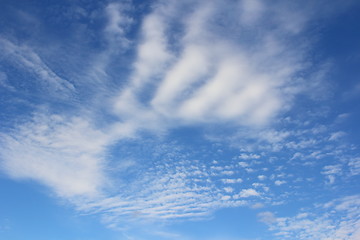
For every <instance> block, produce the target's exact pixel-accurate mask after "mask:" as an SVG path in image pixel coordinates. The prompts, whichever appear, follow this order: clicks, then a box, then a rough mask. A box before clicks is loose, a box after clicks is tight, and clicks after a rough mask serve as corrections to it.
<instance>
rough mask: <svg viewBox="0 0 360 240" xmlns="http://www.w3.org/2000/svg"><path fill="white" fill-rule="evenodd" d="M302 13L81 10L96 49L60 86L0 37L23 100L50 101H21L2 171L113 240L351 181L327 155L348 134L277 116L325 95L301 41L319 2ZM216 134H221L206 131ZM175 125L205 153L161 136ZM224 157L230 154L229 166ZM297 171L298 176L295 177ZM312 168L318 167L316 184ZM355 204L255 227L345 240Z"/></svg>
mask: <svg viewBox="0 0 360 240" xmlns="http://www.w3.org/2000/svg"><path fill="white" fill-rule="evenodd" d="M300 5H301V3H288V2H286V1H276V2H272V3H269V2H267V1H260V0H254V1H249V0H242V1H217V0H211V1H188V0H185V1H173V0H170V1H156V2H153V3H151V7H149V8H148V9H147V10H146V11H144V12H142V13H141V14H139V16H135V14H134V13H135V12H136V6H133V5H132V3H131V2H130V1H127V2H126V3H117V2H112V3H109V4H106V6H105V5H104V6H102V7H101V13H99V11H96V13H95V12H91V13H90V12H86V11H87V10H85V9H83V11H84V13H83V15H84V16H88V17H90V16H91V18H92V19H96V17H99V18H101V19H102V20H103V21H104V22H103V25H101V26H102V29H101V31H98V32H96V34H94V32H92V33H93V34H94V35H96V36H98V38H99V39H101V44H102V45H101V44H99V45H101V49H100V50H97V51H94V52H92V53H91V54H89V55H86V54H85V53H83V54H84V55H83V56H91V57H89V58H90V59H87V58H86V57H83V58H82V57H79V56H76V57H75V56H74V59H75V58H76V59H77V60H79V61H78V62H81V63H84V65H86V66H85V67H83V68H81V69H79V70H78V69H76V70H74V69H73V68H70V67H68V65H66V64H65V66H64V68H66V67H68V69H66V70H67V72H70V73H68V76H69V77H67V75H66V74H63V75H64V76H62V75H61V76H60V74H57V73H56V72H57V71H56V70H54V69H52V68H51V66H50V65H51V64H47V63H46V60H44V59H42V57H41V54H40V53H37V50H39V46H37V48H35V47H34V49H33V48H32V47H31V43H29V44H28V45H27V44H25V43H24V44H17V43H16V41H13V40H11V38H10V37H7V36H1V37H0V49H1V50H2V51H3V52H4V53H5V55H6V57H1V58H0V60H1V61H2V62H6V63H11V64H13V65H15V67H16V68H18V70H19V71H24V72H26V73H30V75H31V76H32V78H34V79H32V78H31V79H30V80H33V86H30V85H26V84H25V86H26V87H27V88H28V91H32V90H33V91H36V92H43V95H44V96H43V97H44V98H46V99H47V101H45V102H41V103H37V102H36V101H34V102H32V100H31V99H25V100H23V101H24V102H26V104H27V105H31V111H32V116H31V117H26V118H24V119H22V120H21V121H16V123H14V124H13V125H12V127H11V128H4V129H1V134H0V143H1V146H2V147H1V152H0V157H1V169H2V171H4V172H5V173H6V174H7V175H8V176H10V177H11V178H14V179H32V180H36V181H38V182H40V183H42V184H44V185H46V186H48V187H49V188H50V189H51V190H52V191H53V192H55V193H56V194H57V195H58V196H59V197H61V198H62V199H66V200H68V201H69V202H70V203H71V204H72V205H73V206H74V207H75V208H76V209H77V210H78V211H80V212H82V213H92V214H99V215H100V216H101V219H102V221H103V222H104V223H105V224H106V225H107V226H109V227H112V228H117V229H121V230H122V231H125V230H124V229H125V228H124V227H123V226H125V225H126V226H129V225H132V224H135V225H136V224H137V223H138V222H146V221H150V222H151V221H162V222H171V221H174V220H178V219H183V220H184V219H204V218H208V217H209V216H210V215H211V214H212V213H214V211H216V210H218V209H221V208H229V207H240V206H248V207H253V208H262V207H264V206H265V205H266V206H277V205H281V204H284V203H286V202H287V201H291V200H289V196H291V195H294V196H299V195H301V194H300V193H299V191H300V190H304V189H305V190H304V195H306V194H305V192H307V190H306V187H308V186H309V185H311V184H312V182H313V181H318V182H320V183H322V185H321V187H323V186H324V185H326V186H329V185H332V186H333V185H335V186H336V183H337V181H338V180H341V179H343V178H345V176H346V175H349V176H350V177H349V178H351V177H353V176H357V175H359V159H360V158H359V157H353V156H352V155H351V154H352V153H351V149H350V148H349V147H348V146H346V145H339V144H338V142H339V141H341V140H342V139H343V138H344V137H345V136H346V132H344V131H340V130H339V131H335V132H334V130H333V129H331V128H335V127H334V126H335V123H334V125H332V126H330V127H326V126H324V125H320V124H317V123H314V122H316V117H318V116H316V117H314V116H313V115H311V114H308V115H306V116H305V117H304V118H308V119H306V121H305V120H304V121H302V120H303V119H301V118H300V117H299V119H300V120H296V119H294V118H295V117H294V118H292V117H284V115H285V114H287V113H288V112H291V111H292V110H293V109H294V106H295V105H296V99H297V97H298V96H299V95H302V96H304V95H305V96H309V97H312V96H313V95H312V94H315V95H316V91H318V90H317V89H314V88H315V87H316V86H321V87H322V88H321V89H323V88H324V89H325V88H326V87H325V86H323V85H325V84H324V79H323V77H321V76H325V75H326V71H327V69H328V67H327V66H328V65H326V64H325V63H324V64H322V63H321V64H318V65H316V64H315V63H313V61H312V59H311V57H310V54H311V41H312V39H311V38H310V39H309V32H308V31H309V27H310V26H311V24H313V22H314V21H317V20H318V19H319V18H322V17H324V16H323V15H322V13H321V11H319V12H317V13H316V11H318V10H320V5H321V3H320V2H319V3H312V4H310V3H309V5H307V6H311V7H300ZM294 8H296V9H297V11H294V10H293V9H294ZM329 9H330V7H329ZM329 9H326V10H328V12H327V14H330V13H331V11H330V10H329ZM88 11H89V10H88ZM315 13H316V14H315ZM87 30H88V31H91V30H90V29H87ZM79 31H80V30H79ZM134 32H136V34H134ZM83 40H84V39H83ZM84 42H85V41H84ZM74 45H75V48H76V47H79V49H83V48H80V46H77V45H76V43H74ZM79 51H80V50H79ZM39 52H41V51H39ZM43 52H44V51H43ZM84 52H85V50H84ZM54 55H56V53H54ZM68 58H71V56H68ZM124 59H125V60H124ZM73 61H74V60H73ZM70 62H72V61H70ZM119 65H121V66H119ZM124 65H125V66H124ZM324 66H325V67H324ZM116 67H119V68H121V70H123V71H124V72H126V73H124V72H121V71H119V72H117V71H116V70H113V69H116ZM54 68H56V67H54ZM315 68H319V69H320V70H319V71H315V70H314V69H315ZM0 70H1V69H0ZM125 70H126V71H125ZM65 72H66V71H65ZM120 72H121V73H120ZM324 72H325V73H324ZM0 73H1V72H0ZM0 76H4V77H1V79H0V86H6V88H7V89H11V92H15V93H19V92H21V91H22V90H20V87H19V86H16V85H15V84H13V85H11V83H10V81H8V78H9V77H8V74H5V73H4V74H2V73H1V75H0ZM5 76H6V77H5ZM71 76H73V78H72V77H71ZM74 76H75V77H74ZM319 76H320V77H319ZM5 80H6V81H5ZM30 80H29V81H30ZM119 82H120V83H119ZM316 88H317V87H316ZM319 88H320V87H319ZM85 90H86V91H87V90H89V92H90V94H88V95H87V94H84V92H86V91H85ZM314 92H315V93H314ZM324 92H326V91H324ZM324 92H322V93H324ZM22 94H23V92H22ZM89 95H91V96H89ZM44 98H42V100H44ZM321 114H322V113H321V112H320V113H318V115H321ZM299 115H301V114H299ZM213 126H216V127H219V128H220V129H221V130H222V129H223V130H224V131H223V132H224V133H225V134H224V133H222V132H221V131H219V132H221V133H218V131H210V132H206V129H209V128H211V127H213ZM279 126H280V127H279ZM181 128H183V129H184V131H188V128H198V129H202V130H204V129H205V130H204V131H205V134H204V135H205V136H203V135H201V136H195V135H194V136H195V137H197V138H199V139H201V141H203V144H204V145H206V144H209V145H211V147H209V148H208V149H202V148H201V146H199V147H194V146H193V147H190V149H189V148H187V147H186V146H183V145H184V144H183V145H182V144H181V143H179V142H181V140H177V138H176V136H175V137H174V135H172V134H173V131H177V130H178V129H181ZM229 129H230V130H231V134H227V132H228V131H229ZM179 135H181V134H179ZM224 135H226V136H224ZM179 138H180V137H179ZM190 142H191V141H190ZM194 142H196V141H194ZM185 145H186V144H185ZM200 145H201V144H200ZM19 149H21V151H19ZM224 149H225V151H226V150H228V149H237V150H238V151H237V153H236V154H234V156H233V157H229V156H228V155H226V154H222V152H223V150H224ZM349 149H350V150H349ZM199 156H201V157H199ZM323 159H327V162H326V163H324V162H321V160H323ZM264 163H266V164H267V165H266V166H265V165H264ZM299 166H301V167H302V168H304V169H305V170H304V172H306V173H307V172H309V176H308V175H307V174H304V175H303V176H299V175H298V172H297V168H298V167H299ZM309 166H316V169H320V170H319V171H318V172H317V174H316V177H314V176H313V175H311V174H310V173H313V171H314V169H315V167H314V168H310V167H309ZM335 176H336V180H337V181H335ZM258 181H261V183H259V182H258ZM285 183H286V184H285ZM300 183H301V184H303V185H300ZM329 183H330V184H329ZM274 185H275V186H274ZM289 186H290V187H289ZM273 188H274V189H273ZM280 188H281V189H283V191H281V193H279V192H277V191H278V190H277V189H280ZM358 202H359V201H358V196H357V195H356V196H350V197H344V198H340V199H337V200H334V201H331V202H329V203H328V204H325V205H324V204H323V205H321V206H317V208H316V209H317V210H319V209H321V210H323V211H327V210H324V209H331V210H334V209H335V210H338V211H339V212H340V213H341V214H343V215H344V216H345V217H343V221H337V220H333V219H332V218H331V217H332V215H326V214H323V215H321V213H320V214H319V215H312V213H311V211H308V212H301V213H299V215H297V216H295V217H284V218H280V217H276V214H275V213H273V212H270V211H264V212H263V213H260V214H259V218H260V220H261V221H263V222H265V223H266V224H268V225H269V228H270V230H272V231H274V232H275V235H277V236H281V237H282V238H284V239H286V238H289V239H293V237H294V236H300V238H299V239H332V238H330V235H329V234H330V233H331V235H332V237H333V236H336V237H337V238H336V237H333V239H354V240H355V239H356V237H357V236H358V234H359V232H358V230H357V229H358V226H359V223H358V221H356V220H354V219H355V218H356V216H355V215H356V214H358V212H357V210H356V209H357V208H358V205H359V204H358ZM331 213H332V212H331ZM320 223H321V224H320ZM319 224H320V225H319ZM319 226H321V227H322V229H319ZM325 229H326V230H325ZM329 229H330V230H329ZM328 230H329V231H328ZM157 232H158V233H157V234H158V235H159V236H162V237H164V236H170V238H171V237H174V238H176V237H179V238H180V236H178V235H176V234H175V235H174V234H172V233H165V232H162V231H160V230H159V231H157ZM155 235H156V234H155Z"/></svg>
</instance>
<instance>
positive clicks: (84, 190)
mask: <svg viewBox="0 0 360 240" xmlns="http://www.w3.org/2000/svg"><path fill="white" fill-rule="evenodd" d="M0 141H1V145H2V151H1V154H0V156H1V168H2V170H3V171H5V172H6V173H7V174H9V175H10V176H11V177H13V178H15V179H33V180H37V181H39V182H40V183H42V184H44V185H46V186H49V187H51V188H52V189H53V190H54V191H55V192H56V193H57V194H58V195H59V196H61V197H65V198H67V197H70V198H71V197H75V196H91V195H96V194H98V193H99V192H100V190H101V188H103V187H104V184H105V183H106V177H105V175H104V172H103V169H104V167H105V162H104V157H105V155H104V153H105V152H104V151H105V146H106V145H107V144H108V143H109V142H108V141H109V140H108V136H106V134H105V133H103V132H101V131H99V130H97V129H94V128H92V126H91V124H90V123H89V122H88V121H87V120H86V119H82V118H76V117H74V118H65V117H62V116H60V115H51V116H47V115H36V116H35V117H34V118H33V120H32V121H31V122H27V123H24V124H22V125H19V126H18V127H17V128H16V129H14V130H13V131H11V132H10V133H8V134H4V133H2V134H1V138H0Z"/></svg>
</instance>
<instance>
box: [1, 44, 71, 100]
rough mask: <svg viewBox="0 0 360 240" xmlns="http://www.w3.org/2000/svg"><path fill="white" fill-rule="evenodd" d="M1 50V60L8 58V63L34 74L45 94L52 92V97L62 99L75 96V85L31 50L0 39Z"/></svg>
mask: <svg viewBox="0 0 360 240" xmlns="http://www.w3.org/2000/svg"><path fill="white" fill-rule="evenodd" d="M0 49H1V50H2V52H3V55H2V59H1V60H3V59H4V58H6V60H7V61H11V62H13V63H14V64H15V66H17V67H19V68H21V69H24V70H26V71H28V72H29V73H30V74H33V75H34V76H35V79H39V80H40V81H39V82H38V84H39V86H40V87H41V88H42V89H43V92H45V93H46V92H50V93H51V96H52V97H60V98H64V97H68V96H71V95H73V93H74V91H75V87H74V85H73V84H72V83H71V82H70V81H68V80H66V79H63V78H61V77H60V76H59V75H57V74H56V73H55V72H54V71H52V70H51V69H50V68H49V67H48V66H47V65H46V64H45V63H44V62H43V61H42V59H41V58H40V56H39V55H38V54H36V53H35V52H34V51H32V50H31V48H29V47H27V46H21V45H17V44H14V43H13V42H11V41H9V40H7V39H4V38H0ZM32 87H34V86H32Z"/></svg>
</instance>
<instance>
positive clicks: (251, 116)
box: [114, 1, 305, 128]
mask: <svg viewBox="0 0 360 240" xmlns="http://www.w3.org/2000/svg"><path fill="white" fill-rule="evenodd" d="M196 4H199V5H201V7H200V6H198V8H196V9H195V10H194V11H190V12H189V13H188V14H184V13H183V12H182V9H184V8H185V9H186V8H187V7H189V6H188V5H187V4H185V3H184V4H183V5H182V6H181V4H179V3H176V2H174V1H168V2H166V3H163V4H162V5H159V6H158V7H157V8H155V9H154V10H153V12H152V13H151V14H149V15H148V16H146V17H145V19H144V21H143V25H142V31H141V34H142V40H141V41H140V43H139V44H138V46H137V58H136V60H135V62H134V63H133V69H134V71H133V73H132V76H131V77H130V82H129V83H128V86H127V87H126V88H124V89H123V90H122V91H121V93H120V94H119V96H118V97H117V98H115V99H114V101H115V112H116V113H117V114H118V115H119V116H121V117H122V118H123V117H125V116H127V117H129V118H130V119H131V118H138V116H139V115H141V116H145V117H146V116H151V117H150V118H149V119H148V121H145V122H147V123H148V122H149V121H154V122H155V125H162V126H164V122H167V123H169V124H170V126H171V125H173V124H174V123H176V125H179V124H180V125H182V124H193V123H214V122H228V121H230V122H234V123H237V124H241V125H246V126H256V125H262V124H266V123H268V122H269V121H270V120H271V119H272V117H274V116H275V115H277V114H278V113H280V112H281V111H283V110H285V109H286V108H287V107H288V106H289V103H290V100H291V98H292V95H293V93H295V92H296V91H294V89H298V87H296V86H295V85H294V84H293V83H294V81H290V80H291V79H293V78H294V76H295V75H296V73H297V72H298V71H299V70H300V69H302V68H304V67H305V65H303V63H302V61H303V59H302V55H303V54H300V53H299V52H298V51H297V50H296V49H295V48H293V47H291V46H288V44H289V42H286V43H285V42H283V39H284V38H286V37H288V36H290V35H288V34H287V30H286V28H284V29H282V30H281V31H277V32H271V31H268V30H266V28H265V27H261V25H256V26H254V27H255V28H256V29H258V28H259V29H261V30H262V31H264V34H265V37H262V38H258V37H257V36H254V39H251V40H252V44H253V46H252V47H251V48H248V46H247V43H246V44H245V43H244V44H242V42H241V41H237V40H236V41H233V40H232V39H231V38H228V36H227V34H226V32H224V31H225V29H223V28H221V27H220V26H217V25H216V23H214V22H213V21H209V20H210V19H212V18H215V19H216V18H217V17H218V16H219V15H220V14H222V12H223V11H225V10H226V9H227V8H226V7H225V6H224V5H223V4H221V3H218V2H216V1H215V2H209V3H200V2H199V3H196ZM244 4H245V5H244V9H245V10H244V11H245V12H254V11H256V12H258V14H259V15H261V14H262V13H263V12H264V14H266V13H265V12H266V11H270V10H269V9H268V8H267V7H266V6H264V7H261V3H260V2H257V3H250V2H244ZM179 5H180V6H181V7H179ZM175 6H176V7H175ZM164 9H166V10H168V11H170V12H171V13H172V14H171V15H170V14H168V13H167V12H166V11H165V10H164ZM169 9H170V10H169ZM178 9H180V10H178ZM260 9H261V10H260ZM245 15H246V14H244V16H245ZM179 17H183V18H184V20H183V21H181V22H177V24H179V27H181V28H182V29H183V30H184V31H183V33H182V34H181V35H176V42H175V43H176V44H174V43H171V40H173V39H174V36H173V34H174V33H173V32H171V31H170V30H169V29H171V28H172V27H173V25H174V21H175V20H174V19H176V18H179ZM232 17H233V16H230V17H229V18H232ZM245 18H249V17H245ZM226 20H229V21H230V19H226ZM231 20H234V19H231ZM235 20H236V21H240V22H241V21H242V20H241V19H235ZM244 21H253V20H244ZM281 24H283V23H281ZM282 31H284V32H282ZM290 38H291V37H290ZM209 39H211V41H209ZM290 88H292V89H293V90H291V93H290V91H289V89H290ZM145 92H146V96H148V97H146V98H144V97H143V94H144V93H145ZM139 124H140V125H141V123H139ZM139 128H141V126H139Z"/></svg>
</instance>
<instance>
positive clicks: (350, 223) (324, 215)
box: [260, 195, 360, 240]
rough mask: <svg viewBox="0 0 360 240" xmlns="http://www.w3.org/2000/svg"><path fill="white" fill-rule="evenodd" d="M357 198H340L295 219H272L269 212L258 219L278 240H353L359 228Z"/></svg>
mask: <svg viewBox="0 0 360 240" xmlns="http://www.w3.org/2000/svg"><path fill="white" fill-rule="evenodd" d="M359 199H360V198H359V196H357V195H354V196H348V197H343V198H340V199H336V200H333V201H331V202H328V203H326V204H321V205H320V209H314V210H313V211H309V212H301V213H299V214H298V215H297V216H295V217H278V218H275V217H274V214H272V213H271V212H267V213H262V214H260V219H261V220H262V221H263V222H265V223H267V224H269V226H270V230H272V231H273V232H274V233H275V235H276V236H279V237H281V238H282V239H294V238H296V239H299V240H305V239H329V240H335V239H344V240H355V239H357V238H358V236H359V229H360V221H359V219H358V217H357V216H359V204H360V201H359Z"/></svg>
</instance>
